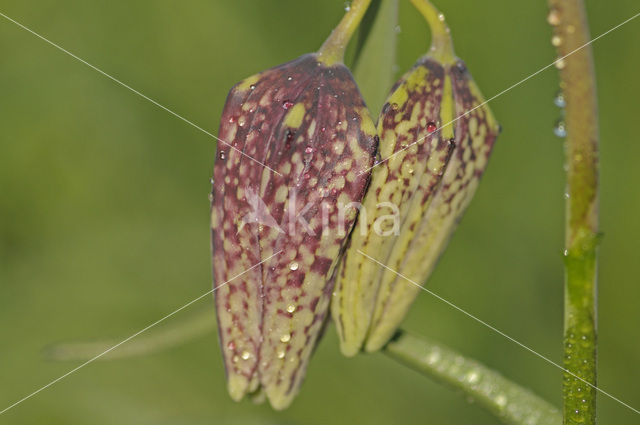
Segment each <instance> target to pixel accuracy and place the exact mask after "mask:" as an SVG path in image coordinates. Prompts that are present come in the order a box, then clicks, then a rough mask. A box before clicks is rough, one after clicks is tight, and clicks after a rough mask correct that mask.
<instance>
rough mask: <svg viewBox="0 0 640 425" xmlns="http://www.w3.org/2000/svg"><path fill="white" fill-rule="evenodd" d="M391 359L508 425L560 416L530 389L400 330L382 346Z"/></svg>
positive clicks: (554, 422)
mask: <svg viewBox="0 0 640 425" xmlns="http://www.w3.org/2000/svg"><path fill="white" fill-rule="evenodd" d="M383 353H384V354H386V355H387V356H389V357H391V358H392V359H394V360H396V361H398V362H400V363H402V364H404V365H405V366H408V367H409V368H411V369H413V370H416V371H418V372H420V373H422V374H424V375H426V376H428V377H431V378H434V379H436V380H437V381H440V382H442V383H445V384H447V385H449V386H450V387H452V388H454V389H457V390H459V391H461V393H462V395H464V396H465V397H467V398H469V399H471V400H473V401H474V402H476V403H478V405H479V406H481V407H483V408H484V409H487V410H488V411H490V412H492V413H493V414H495V415H496V416H497V417H498V418H500V420H501V421H502V422H503V423H505V424H510V425H560V424H562V415H561V414H560V411H559V410H558V409H556V408H555V407H554V406H552V405H551V404H549V403H548V402H546V401H545V400H543V399H541V398H540V397H538V396H537V395H535V394H533V393H532V392H531V391H529V390H527V389H525V388H523V387H521V386H520V385H518V384H516V383H515V382H513V381H510V380H508V379H507V378H505V377H504V376H502V375H500V374H499V373H498V372H495V371H493V370H491V369H489V368H488V367H487V366H485V365H483V364H482V363H480V362H478V361H477V360H473V359H470V358H467V357H464V356H462V355H461V354H459V353H457V352H455V351H454V350H452V349H451V348H449V347H447V346H445V345H443V344H441V343H439V342H436V341H433V340H430V339H428V338H425V337H417V336H415V335H411V334H408V333H406V332H403V331H399V332H398V333H397V334H396V336H395V337H394V338H393V339H392V340H391V342H389V344H387V346H386V347H385V348H384V349H383Z"/></svg>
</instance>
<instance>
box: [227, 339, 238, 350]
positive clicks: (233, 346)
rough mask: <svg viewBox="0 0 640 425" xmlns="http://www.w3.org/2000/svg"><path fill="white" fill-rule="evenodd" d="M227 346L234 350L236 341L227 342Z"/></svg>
mask: <svg viewBox="0 0 640 425" xmlns="http://www.w3.org/2000/svg"><path fill="white" fill-rule="evenodd" d="M227 348H228V349H229V350H231V351H233V350H235V349H236V343H235V342H233V341H231V342H229V343H228V344H227Z"/></svg>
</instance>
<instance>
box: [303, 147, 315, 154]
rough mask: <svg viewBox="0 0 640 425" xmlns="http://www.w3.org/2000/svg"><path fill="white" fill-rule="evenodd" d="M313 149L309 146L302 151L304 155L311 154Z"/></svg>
mask: <svg viewBox="0 0 640 425" xmlns="http://www.w3.org/2000/svg"><path fill="white" fill-rule="evenodd" d="M314 150H315V149H313V148H312V147H311V146H307V148H306V149H305V150H304V153H313V151H314Z"/></svg>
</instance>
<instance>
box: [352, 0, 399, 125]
mask: <svg viewBox="0 0 640 425" xmlns="http://www.w3.org/2000/svg"><path fill="white" fill-rule="evenodd" d="M375 3H377V2H374V4H373V5H372V7H371V10H370V12H371V13H372V16H373V17H372V18H370V19H371V27H370V29H368V30H367V29H366V28H365V29H364V30H363V36H362V37H361V43H362V48H361V49H359V50H358V51H357V53H356V54H357V59H356V64H355V66H354V76H355V79H356V81H357V83H358V85H359V87H360V91H361V93H362V95H363V97H364V100H365V101H366V103H367V106H368V107H369V110H370V111H371V115H373V116H377V115H378V114H379V112H380V110H381V109H382V105H383V104H384V101H385V99H386V97H387V96H388V94H389V90H390V88H391V86H392V84H393V82H394V80H395V78H394V75H395V70H394V69H395V66H396V51H397V44H398V33H397V30H396V28H397V26H398V0H380V1H379V3H380V5H379V8H377V9H376V8H375ZM376 12H377V13H376Z"/></svg>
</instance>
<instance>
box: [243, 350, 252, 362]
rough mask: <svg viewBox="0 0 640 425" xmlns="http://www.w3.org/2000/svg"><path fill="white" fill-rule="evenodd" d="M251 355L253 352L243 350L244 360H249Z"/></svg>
mask: <svg viewBox="0 0 640 425" xmlns="http://www.w3.org/2000/svg"><path fill="white" fill-rule="evenodd" d="M250 357H251V353H250V352H248V351H243V352H242V359H243V360H249V358H250Z"/></svg>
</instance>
